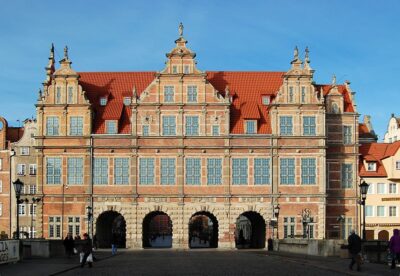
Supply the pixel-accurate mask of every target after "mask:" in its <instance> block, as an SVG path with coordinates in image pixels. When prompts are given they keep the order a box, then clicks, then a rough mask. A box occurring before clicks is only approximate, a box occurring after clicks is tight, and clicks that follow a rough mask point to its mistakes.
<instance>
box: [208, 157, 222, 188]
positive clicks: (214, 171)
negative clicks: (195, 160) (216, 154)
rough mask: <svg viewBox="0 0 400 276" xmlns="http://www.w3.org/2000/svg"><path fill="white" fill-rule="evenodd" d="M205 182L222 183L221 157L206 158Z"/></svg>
mask: <svg viewBox="0 0 400 276" xmlns="http://www.w3.org/2000/svg"><path fill="white" fill-rule="evenodd" d="M207 184H208V185H219V184H222V159H221V158H208V159H207Z"/></svg>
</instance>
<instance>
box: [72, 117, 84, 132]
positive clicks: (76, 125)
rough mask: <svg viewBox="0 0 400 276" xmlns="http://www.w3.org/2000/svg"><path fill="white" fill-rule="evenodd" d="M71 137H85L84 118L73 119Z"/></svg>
mask: <svg viewBox="0 0 400 276" xmlns="http://www.w3.org/2000/svg"><path fill="white" fill-rule="evenodd" d="M69 135H71V136H78V135H83V117H71V118H70V120H69Z"/></svg>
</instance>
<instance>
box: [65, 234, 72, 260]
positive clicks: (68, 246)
mask: <svg viewBox="0 0 400 276" xmlns="http://www.w3.org/2000/svg"><path fill="white" fill-rule="evenodd" d="M63 244H64V248H65V254H66V255H67V257H68V258H71V256H72V254H73V253H74V247H75V242H74V239H73V238H72V234H71V233H68V234H67V236H66V237H65V239H64V241H63Z"/></svg>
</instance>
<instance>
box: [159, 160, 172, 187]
mask: <svg viewBox="0 0 400 276" xmlns="http://www.w3.org/2000/svg"><path fill="white" fill-rule="evenodd" d="M161 185H175V158H161Z"/></svg>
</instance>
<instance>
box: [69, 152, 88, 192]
mask: <svg viewBox="0 0 400 276" xmlns="http://www.w3.org/2000/svg"><path fill="white" fill-rule="evenodd" d="M84 167H85V160H84V158H83V157H68V158H67V183H68V184H69V185H83V181H84V180H83V178H84Z"/></svg>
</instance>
